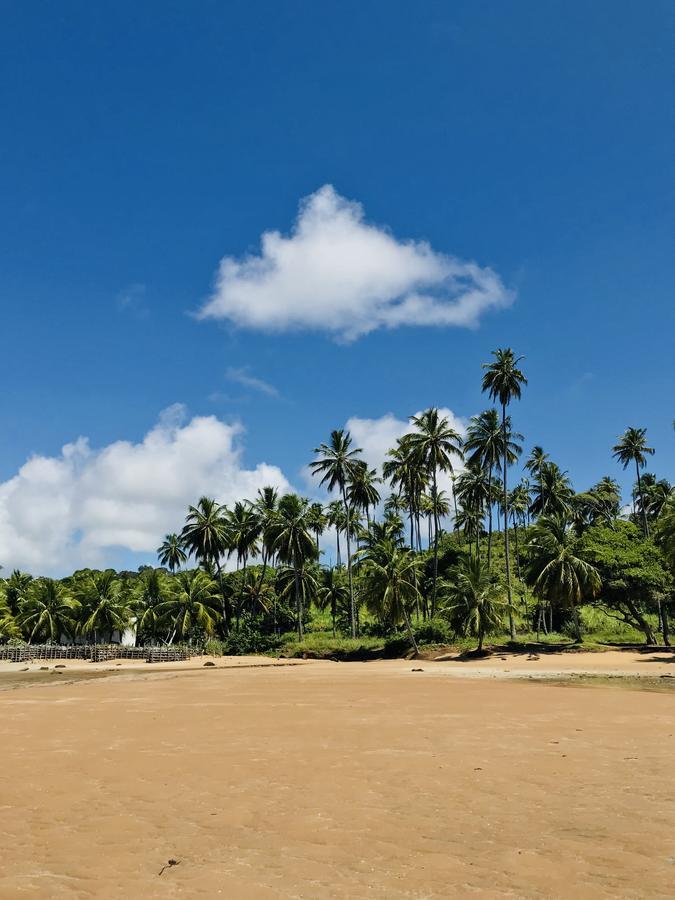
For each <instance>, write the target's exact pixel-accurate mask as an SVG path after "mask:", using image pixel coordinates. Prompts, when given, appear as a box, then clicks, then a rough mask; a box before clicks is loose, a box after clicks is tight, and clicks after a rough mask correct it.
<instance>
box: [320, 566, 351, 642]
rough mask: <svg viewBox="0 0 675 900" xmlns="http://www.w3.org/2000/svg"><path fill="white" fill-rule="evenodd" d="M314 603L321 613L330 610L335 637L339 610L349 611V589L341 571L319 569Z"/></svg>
mask: <svg viewBox="0 0 675 900" xmlns="http://www.w3.org/2000/svg"><path fill="white" fill-rule="evenodd" d="M315 603H316V605H317V607H318V608H319V609H320V610H322V611H323V610H324V609H328V608H330V617H331V621H332V624H333V637H335V634H336V627H335V623H336V621H337V616H338V612H339V611H340V610H341V609H345V610H347V609H349V588H348V586H347V583H346V581H345V577H344V574H343V570H342V569H336V568H335V567H333V566H330V568H327V569H321V573H320V575H319V589H318V591H317V596H316V600H315Z"/></svg>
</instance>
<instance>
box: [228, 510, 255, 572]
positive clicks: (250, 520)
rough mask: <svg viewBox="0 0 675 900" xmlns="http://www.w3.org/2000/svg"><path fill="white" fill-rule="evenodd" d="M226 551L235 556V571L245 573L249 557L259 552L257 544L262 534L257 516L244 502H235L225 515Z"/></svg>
mask: <svg viewBox="0 0 675 900" xmlns="http://www.w3.org/2000/svg"><path fill="white" fill-rule="evenodd" d="M226 522H227V543H228V549H230V550H231V551H233V552H235V553H236V554H237V569H239V568H240V567H241V569H242V570H243V571H244V572H246V566H247V565H248V559H249V556H256V555H257V554H258V553H259V552H260V545H259V543H258V541H259V539H260V535H261V532H262V525H261V522H260V518H259V516H258V515H257V514H256V512H255V510H254V508H253V506H252V505H251V504H250V503H249V502H248V501H247V500H246V501H237V502H236V503H235V504H234V507H233V508H232V509H231V510H228V511H227V513H226Z"/></svg>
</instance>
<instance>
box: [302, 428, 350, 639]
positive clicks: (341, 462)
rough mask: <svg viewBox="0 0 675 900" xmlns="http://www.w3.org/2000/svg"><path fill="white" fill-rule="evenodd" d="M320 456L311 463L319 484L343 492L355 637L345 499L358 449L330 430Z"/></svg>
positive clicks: (343, 435) (344, 433)
mask: <svg viewBox="0 0 675 900" xmlns="http://www.w3.org/2000/svg"><path fill="white" fill-rule="evenodd" d="M314 452H315V453H318V455H319V458H318V459H315V460H314V461H313V462H311V463H310V469H311V470H312V474H313V475H320V476H321V481H320V482H319V483H320V484H322V485H324V484H325V485H326V486H327V488H328V490H329V491H333V490H335V489H337V490H339V491H340V494H341V495H342V503H343V506H344V511H345V516H346V517H347V522H348V526H347V528H346V531H345V534H346V536H347V575H348V579H349V605H350V614H351V628H352V637H356V607H355V605H354V581H353V578H352V547H351V540H350V528H349V509H350V507H349V502H348V499H347V486H348V484H349V483H350V482H351V481H353V480H354V478H355V477H357V476H358V469H359V462H360V461H359V459H358V454H359V453H360V452H361V450H360V449H356V448H352V439H351V435H350V434H349V432H348V431H343V430H341V429H340V430H336V431H333V432H331V436H330V444H321V445H320V446H319V447H316V448H315V450H314Z"/></svg>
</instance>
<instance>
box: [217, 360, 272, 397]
mask: <svg viewBox="0 0 675 900" xmlns="http://www.w3.org/2000/svg"><path fill="white" fill-rule="evenodd" d="M225 377H226V378H227V379H228V380H229V381H234V382H235V383H236V384H240V385H242V387H246V388H251V390H254V391H259V392H260V393H261V394H267V396H268V397H278V396H279V391H278V390H277V389H276V388H275V387H274V385H273V384H268V382H267V381H263V379H262V378H257V377H256V376H255V375H251V373H250V372H249V370H248V366H244V367H243V368H241V369H237V368H234V367H232V366H230V368H228V369H227V371H226V372H225Z"/></svg>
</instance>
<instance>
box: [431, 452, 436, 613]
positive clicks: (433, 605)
mask: <svg viewBox="0 0 675 900" xmlns="http://www.w3.org/2000/svg"><path fill="white" fill-rule="evenodd" d="M433 491H434V498H433V499H434V584H433V588H432V591H431V618H432V619H433V617H434V616H435V615H436V588H437V581H438V506H437V497H438V485H437V483H436V466H434V482H433Z"/></svg>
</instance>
